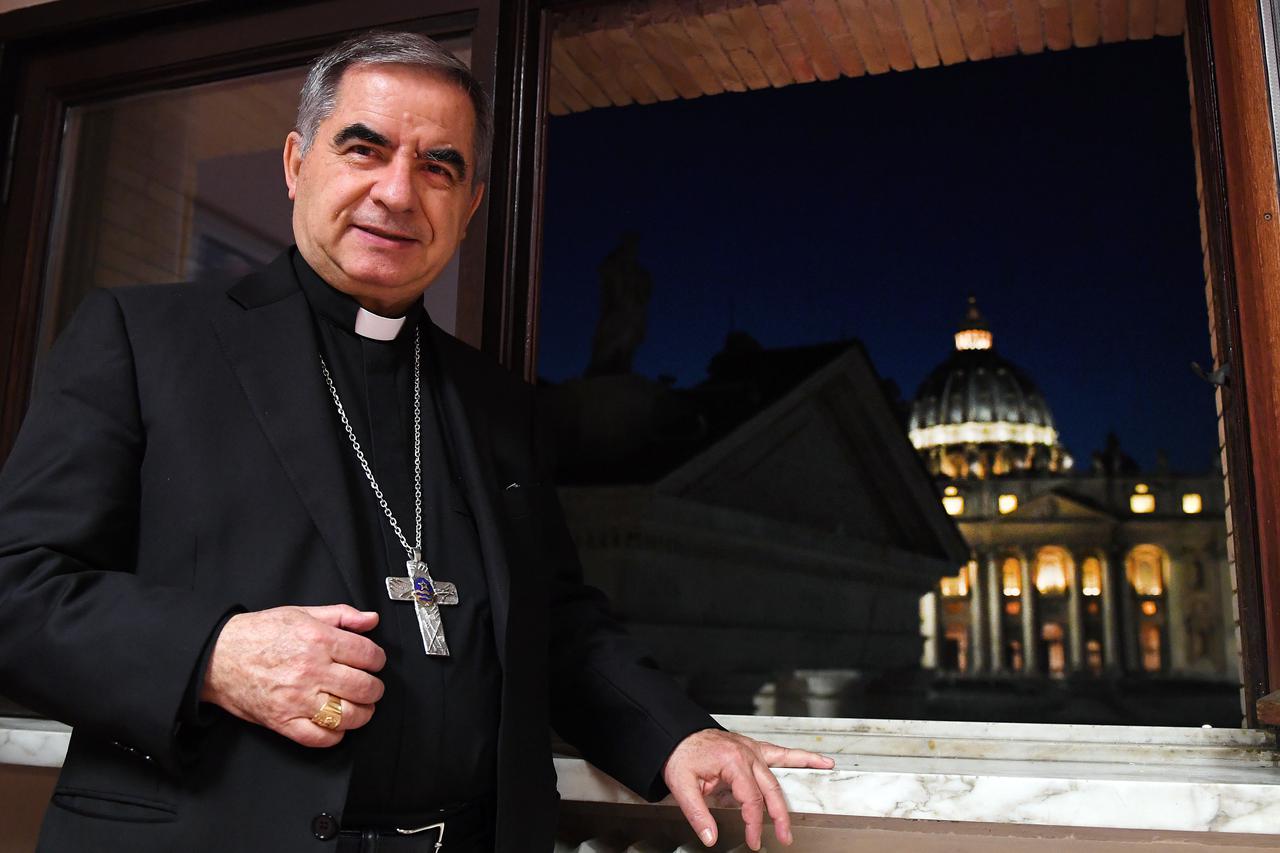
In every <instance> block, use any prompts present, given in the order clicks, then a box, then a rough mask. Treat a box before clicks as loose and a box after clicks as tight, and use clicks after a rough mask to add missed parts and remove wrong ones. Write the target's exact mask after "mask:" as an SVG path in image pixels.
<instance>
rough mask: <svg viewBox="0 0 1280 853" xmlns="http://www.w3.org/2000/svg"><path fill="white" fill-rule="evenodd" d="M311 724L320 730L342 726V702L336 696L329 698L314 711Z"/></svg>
mask: <svg viewBox="0 0 1280 853" xmlns="http://www.w3.org/2000/svg"><path fill="white" fill-rule="evenodd" d="M311 722H313V723H315V724H316V725H317V726H319V727H320V728H322V729H330V730H332V729H336V728H337V727H338V726H340V725H342V700H341V699H339V698H338V697H337V696H330V697H329V699H328V701H326V702H325V703H324V705H322V706H321V707H320V710H319V711H316V714H315V716H314V717H312V718H311Z"/></svg>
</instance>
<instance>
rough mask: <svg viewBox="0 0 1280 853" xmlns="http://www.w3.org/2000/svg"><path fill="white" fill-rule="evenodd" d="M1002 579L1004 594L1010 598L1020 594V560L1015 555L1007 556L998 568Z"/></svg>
mask: <svg viewBox="0 0 1280 853" xmlns="http://www.w3.org/2000/svg"><path fill="white" fill-rule="evenodd" d="M1000 575H1001V577H1002V578H1003V580H1004V584H1003V586H1004V594H1005V595H1007V596H1009V597H1010V598H1016V597H1017V596H1019V595H1022V562H1021V561H1020V560H1019V559H1018V558H1017V557H1008V558H1007V559H1005V561H1004V565H1003V566H1001V568H1000Z"/></svg>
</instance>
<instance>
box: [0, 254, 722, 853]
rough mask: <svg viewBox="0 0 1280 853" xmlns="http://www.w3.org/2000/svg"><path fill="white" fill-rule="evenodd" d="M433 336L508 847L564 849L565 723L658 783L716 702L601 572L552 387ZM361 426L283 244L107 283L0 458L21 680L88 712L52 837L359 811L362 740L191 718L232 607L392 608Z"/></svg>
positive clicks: (217, 828) (593, 749)
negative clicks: (548, 450) (571, 492)
mask: <svg viewBox="0 0 1280 853" xmlns="http://www.w3.org/2000/svg"><path fill="white" fill-rule="evenodd" d="M429 338H430V346H431V348H432V353H431V354H432V356H433V358H434V361H435V363H436V364H438V366H439V374H438V380H439V382H440V392H439V393H440V394H441V398H442V406H443V409H444V412H445V421H446V427H447V432H448V435H449V437H450V440H451V442H452V444H453V448H452V449H453V452H454V455H455V457H456V460H457V464H458V473H459V475H460V476H461V478H462V480H463V487H464V490H465V492H466V495H467V499H468V501H469V503H470V505H471V507H472V510H473V512H474V514H475V522H476V527H477V530H478V532H479V537H480V542H481V550H482V554H483V561H484V570H485V573H486V577H487V578H488V582H489V590H490V595H491V598H492V610H493V617H494V623H495V624H494V629H495V634H496V640H497V649H498V657H499V659H498V660H497V661H495V662H494V665H495V666H501V667H502V678H503V681H502V683H503V688H502V722H501V726H500V730H499V733H498V743H499V746H498V750H499V753H498V778H497V849H498V850H499V851H503V852H504V853H517V851H518V853H528V851H536V850H549V849H550V847H551V845H552V838H553V835H554V829H555V814H556V809H555V802H556V792H555V777H554V770H553V767H552V763H551V760H550V750H549V746H548V731H549V726H550V725H554V726H555V728H556V729H557V731H558V732H559V733H560V734H561V736H563V737H564V738H565V739H566V740H568V741H569V742H570V743H573V744H575V745H576V746H578V747H579V748H580V749H581V750H582V752H583V754H584V755H585V756H586V757H587V758H588V759H590V760H591V761H593V762H594V763H596V764H597V765H599V766H600V767H602V768H603V769H605V770H606V771H607V772H609V773H611V774H612V775H614V776H615V777H617V778H618V779H619V780H621V781H622V782H624V783H625V784H627V785H629V786H630V787H632V788H633V789H635V790H637V791H639V792H640V793H642V794H644V795H646V796H649V797H651V798H652V797H657V796H660V795H662V794H663V793H665V791H664V789H663V786H662V782H661V767H662V764H663V762H664V761H665V759H666V757H667V755H668V754H669V753H670V751H671V749H672V748H674V746H675V745H676V743H678V742H679V740H680V739H681V738H683V737H684V736H685V735H687V734H689V733H691V732H693V731H696V730H697V729H700V728H704V727H707V726H709V725H713V723H712V721H711V720H710V718H709V717H708V716H707V715H706V714H705V713H704V712H702V711H701V710H700V709H698V708H697V707H696V706H694V705H693V704H692V703H691V702H690V701H689V700H688V699H687V698H685V697H684V695H683V694H682V693H681V691H680V690H679V689H678V688H677V687H676V686H675V685H674V684H673V683H672V682H670V681H669V680H668V679H667V678H665V677H664V676H662V675H661V674H659V673H658V672H657V671H656V670H655V669H654V668H653V667H652V666H651V664H649V663H648V661H647V659H646V658H645V656H644V654H643V652H642V651H641V650H640V649H639V648H638V647H637V646H636V645H635V644H634V643H633V642H632V641H631V640H630V639H629V638H628V637H627V636H626V634H625V633H623V632H622V631H621V630H619V628H618V627H617V625H616V624H615V623H614V621H613V620H612V619H611V618H610V617H609V615H608V613H607V610H606V607H605V604H604V602H603V601H602V599H601V596H600V595H599V594H598V593H597V592H595V591H593V590H591V589H590V588H588V587H585V586H583V585H582V584H581V581H580V569H579V566H578V563H577V558H576V555H575V552H574V548H573V545H572V542H571V541H570V539H569V536H568V532H567V529H566V527H565V524H564V519H563V514H562V512H561V510H560V507H559V504H558V501H557V499H556V494H555V490H554V488H553V487H552V485H551V483H550V480H549V472H548V471H547V470H546V463H545V461H544V459H545V457H544V456H543V454H542V453H541V448H542V444H543V443H542V442H539V441H537V440H536V432H537V430H536V429H535V418H534V414H533V412H534V406H533V392H532V389H531V388H530V386H528V385H527V384H526V383H524V382H522V381H520V380H519V379H518V378H516V377H513V376H512V375H510V374H509V373H507V372H505V371H503V370H501V369H499V368H498V367H497V366H496V365H493V364H492V363H490V362H489V361H488V360H487V359H486V358H485V357H483V356H481V355H480V354H479V353H476V352H475V351H474V350H471V349H470V348H468V347H466V346H465V345H463V344H461V343H459V342H457V341H455V340H454V339H453V338H451V337H449V336H448V335H446V334H443V333H441V332H440V331H439V330H437V329H434V327H433V328H432V333H431V335H430V336H429ZM339 429H340V427H339V425H338V423H337V419H336V417H335V415H334V412H333V411H332V403H331V401H330V400H329V399H328V397H327V392H326V390H325V387H324V384H323V380H322V377H321V375H320V371H319V367H318V361H317V345H316V340H315V333H314V329H313V326H312V320H311V316H310V313H309V309H308V306H307V303H306V300H305V298H304V297H303V295H302V293H301V291H300V290H299V289H298V286H297V283H296V280H295V279H294V277H293V273H292V271H291V269H290V264H289V260H288V257H287V255H285V256H282V257H281V258H279V259H277V261H275V262H274V263H273V264H272V265H271V266H269V267H268V268H266V269H265V270H263V271H261V272H258V273H255V274H253V275H250V276H248V277H246V278H244V279H241V280H240V281H238V282H236V283H235V284H234V285H232V286H230V287H229V288H228V286H227V284H226V283H225V282H223V283H222V284H221V285H218V284H187V285H178V286H169V287H160V288H156V287H148V288H125V289H115V290H99V291H95V292H94V293H92V294H91V295H90V297H89V298H88V299H87V300H86V302H85V304H84V306H83V307H82V308H81V309H80V311H79V312H78V314H77V316H76V317H75V319H74V320H73V322H72V323H71V325H70V326H69V327H68V329H67V331H66V332H65V333H64V334H63V336H62V337H61V339H60V340H59V342H58V344H57V345H56V346H55V347H54V349H53V350H52V352H51V355H50V357H49V359H48V361H47V363H46V364H45V365H44V368H43V370H42V377H41V382H40V389H39V391H38V393H37V394H36V397H35V400H34V402H33V404H32V407H31V410H30V411H29V413H28V415H27V419H26V421H25V423H24V425H23V429H22V432H21V434H20V436H19V439H18V442H17V445H16V447H15V449H14V451H13V453H12V455H11V457H10V459H9V460H8V463H7V464H6V467H5V469H4V472H3V475H2V476H0V692H3V693H5V694H7V695H9V696H11V697H12V698H15V699H17V700H19V701H21V702H24V703H26V704H28V705H30V706H31V707H33V708H35V709H37V710H40V711H42V712H43V713H46V714H48V715H49V716H51V717H54V718H56V719H60V720H64V721H66V722H68V723H70V724H71V725H72V726H74V729H75V731H74V734H73V736H72V739H71V746H70V749H69V752H68V754H67V759H66V763H65V765H64V767H63V771H62V775H61V777H60V778H59V781H58V786H57V789H56V792H55V795H54V799H53V803H52V805H51V807H50V809H49V811H48V816H47V817H46V820H45V825H44V829H43V832H42V838H41V847H40V849H41V850H48V851H87V850H104V851H109V850H122V851H123V850H128V851H130V853H148V851H157V853H158V851H178V850H214V849H218V850H246V851H249V850H262V851H281V852H282V853H286V852H287V851H311V850H324V849H328V848H329V846H330V845H331V844H332V842H324V841H320V840H318V839H317V838H315V837H314V834H313V831H312V823H313V819H314V818H315V817H316V816H317V815H319V814H321V813H328V814H330V815H333V816H335V817H338V818H339V819H340V818H341V814H342V808H343V804H344V802H345V799H346V793H347V784H348V778H349V775H350V766H351V757H350V753H349V752H348V746H347V742H346V741H344V742H343V743H342V744H340V745H339V746H337V747H334V748H331V749H308V748H305V747H302V746H298V745H297V744H295V743H293V742H291V741H289V740H287V739H285V738H283V737H281V736H279V735H276V734H274V733H272V732H270V731H268V730H266V729H263V728H260V727H257V726H253V725H250V724H247V723H243V722H241V721H239V720H236V719H233V718H232V717H230V716H229V715H226V714H222V713H221V712H217V713H215V714H214V715H213V717H214V719H213V722H212V723H211V724H209V725H207V726H200V727H191V726H188V727H187V729H185V730H184V729H183V726H182V722H181V721H182V720H183V718H184V716H186V715H184V713H183V701H184V693H185V692H186V691H187V688H188V685H189V684H190V683H191V681H192V677H193V675H194V673H195V668H196V667H197V663H198V661H199V659H200V656H201V652H202V649H203V648H204V646H205V644H206V642H207V641H208V639H209V637H210V635H211V632H212V631H213V630H214V629H215V628H216V626H217V625H218V623H219V621H220V620H221V619H222V618H224V616H225V615H226V614H227V613H229V612H233V611H234V610H236V609H237V608H243V609H248V610H258V609H263V608H268V607H274V606H278V605H284V604H298V605H307V604H332V603H337V602H348V603H351V604H353V605H355V606H356V607H359V608H368V607H369V606H370V605H371V602H369V601H366V600H364V592H363V590H364V589H366V587H367V586H368V585H367V584H363V583H361V582H360V581H359V577H358V574H357V573H358V572H359V571H360V560H359V556H358V554H357V544H356V543H357V534H356V530H355V527H354V525H355V523H356V517H357V514H356V513H353V512H352V511H351V508H350V507H351V504H350V502H351V501H352V500H355V499H359V498H363V497H365V496H364V495H363V494H361V493H360V492H359V491H358V489H359V485H360V484H354V485H353V484H352V483H351V481H350V478H349V477H348V476H347V474H346V473H344V472H345V471H347V470H348V469H347V468H345V467H344V464H343V463H344V459H343V457H342V454H343V453H344V452H348V450H347V447H346V445H345V438H344V436H343V435H342V434H341V433H340V432H339ZM512 483H515V484H518V485H517V486H515V487H512V488H507V486H508V485H509V484H512ZM353 489H354V490H353Z"/></svg>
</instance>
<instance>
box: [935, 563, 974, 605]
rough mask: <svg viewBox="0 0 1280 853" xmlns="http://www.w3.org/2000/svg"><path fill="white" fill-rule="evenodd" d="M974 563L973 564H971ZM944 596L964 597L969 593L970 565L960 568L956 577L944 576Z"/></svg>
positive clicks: (942, 584)
mask: <svg viewBox="0 0 1280 853" xmlns="http://www.w3.org/2000/svg"><path fill="white" fill-rule="evenodd" d="M970 565H972V564H970ZM940 588H941V591H942V596H943V598H964V597H965V596H966V595H968V594H969V566H965V567H964V568H962V569H960V573H959V574H958V575H956V576H955V577H950V578H943V579H942V581H941V583H940Z"/></svg>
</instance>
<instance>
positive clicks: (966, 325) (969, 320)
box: [956, 296, 992, 350]
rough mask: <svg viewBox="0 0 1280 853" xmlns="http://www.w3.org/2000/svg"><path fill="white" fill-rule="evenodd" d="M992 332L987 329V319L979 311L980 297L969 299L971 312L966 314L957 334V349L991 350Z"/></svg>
mask: <svg viewBox="0 0 1280 853" xmlns="http://www.w3.org/2000/svg"><path fill="white" fill-rule="evenodd" d="M991 347H992V337H991V330H990V329H989V328H988V327H987V318H985V317H983V316H982V312H981V311H979V310H978V297H976V296H970V297H969V310H968V311H966V312H965V315H964V322H963V323H961V324H960V329H959V331H957V332H956V349H958V350H975V349H977V350H981V349H991Z"/></svg>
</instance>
